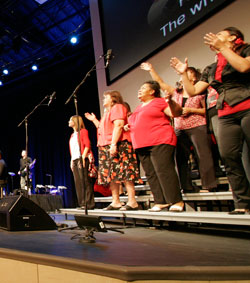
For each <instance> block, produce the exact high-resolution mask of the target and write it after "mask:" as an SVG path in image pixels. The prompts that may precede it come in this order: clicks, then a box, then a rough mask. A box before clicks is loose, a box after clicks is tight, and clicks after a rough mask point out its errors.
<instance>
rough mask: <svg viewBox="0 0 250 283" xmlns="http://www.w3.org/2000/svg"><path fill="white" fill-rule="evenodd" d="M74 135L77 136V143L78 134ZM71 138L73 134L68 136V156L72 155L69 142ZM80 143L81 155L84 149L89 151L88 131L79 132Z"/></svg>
mask: <svg viewBox="0 0 250 283" xmlns="http://www.w3.org/2000/svg"><path fill="white" fill-rule="evenodd" d="M76 134H77V141H78V133H76ZM73 136H74V133H73V134H72V135H71V136H70V140H69V151H70V155H72V152H71V146H70V141H71V139H72V138H73ZM80 143H81V154H83V151H84V148H85V147H88V148H89V149H90V148H91V144H90V140H89V134H88V131H87V130H86V129H81V130H80ZM78 150H79V147H78Z"/></svg>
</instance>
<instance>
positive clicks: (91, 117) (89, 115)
mask: <svg viewBox="0 0 250 283" xmlns="http://www.w3.org/2000/svg"><path fill="white" fill-rule="evenodd" d="M84 116H85V118H86V119H88V120H89V121H94V120H95V119H96V116H95V114H94V113H91V114H90V113H88V112H86V113H85V114H84Z"/></svg>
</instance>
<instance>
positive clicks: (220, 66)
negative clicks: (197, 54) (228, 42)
mask: <svg viewBox="0 0 250 283" xmlns="http://www.w3.org/2000/svg"><path fill="white" fill-rule="evenodd" d="M217 60H218V62H217V67H216V71H215V76H214V78H215V79H216V80H217V81H219V82H222V81H221V73H222V71H223V69H224V68H225V66H226V64H227V59H226V58H225V57H224V56H223V55H222V54H221V53H218V54H217Z"/></svg>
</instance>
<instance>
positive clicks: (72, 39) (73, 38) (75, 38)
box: [70, 35, 78, 44]
mask: <svg viewBox="0 0 250 283" xmlns="http://www.w3.org/2000/svg"><path fill="white" fill-rule="evenodd" d="M70 42H71V43H72V44H76V43H77V42H78V39H77V37H76V36H75V35H74V36H72V37H71V38H70Z"/></svg>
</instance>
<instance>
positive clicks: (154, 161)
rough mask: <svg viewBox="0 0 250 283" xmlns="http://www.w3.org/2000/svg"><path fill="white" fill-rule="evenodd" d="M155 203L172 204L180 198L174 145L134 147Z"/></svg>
mask: <svg viewBox="0 0 250 283" xmlns="http://www.w3.org/2000/svg"><path fill="white" fill-rule="evenodd" d="M136 152H137V153H138V156H139V159H140V161H141V164H142V167H143V169H144V171H145V174H146V177H147V180H148V183H149V186H150V188H151V191H152V194H153V196H154V202H155V204H173V203H176V202H179V201H181V200H182V196H181V192H180V186H179V180H178V176H177V173H176V170H175V162H174V153H175V147H174V146H172V145H168V144H161V145H156V146H149V147H143V148H139V149H136Z"/></svg>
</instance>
